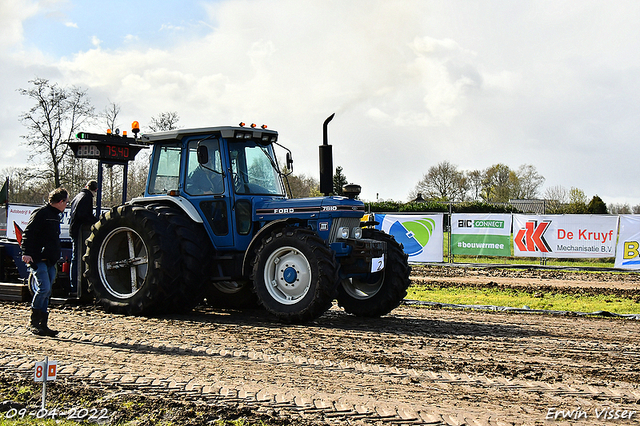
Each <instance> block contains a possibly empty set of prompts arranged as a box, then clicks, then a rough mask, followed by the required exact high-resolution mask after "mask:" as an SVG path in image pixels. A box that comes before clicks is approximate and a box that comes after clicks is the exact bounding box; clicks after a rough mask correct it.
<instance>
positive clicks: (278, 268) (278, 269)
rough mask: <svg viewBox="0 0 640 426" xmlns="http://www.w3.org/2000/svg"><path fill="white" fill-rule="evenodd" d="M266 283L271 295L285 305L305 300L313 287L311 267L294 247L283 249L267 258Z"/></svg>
mask: <svg viewBox="0 0 640 426" xmlns="http://www.w3.org/2000/svg"><path fill="white" fill-rule="evenodd" d="M264 281H265V284H266V287H267V291H268V292H269V295H270V296H271V297H272V298H273V299H274V300H276V301H277V302H279V303H281V304H283V305H293V304H295V303H298V302H299V301H300V300H301V299H303V298H304V297H305V296H306V295H307V293H308V292H309V289H310V287H311V282H312V274H311V265H309V261H308V260H307V257H306V256H305V255H304V254H303V253H302V252H301V251H299V250H298V249H296V248H294V247H281V248H279V249H277V250H275V251H274V252H273V253H271V255H269V257H268V258H267V262H266V266H265V270H264Z"/></svg>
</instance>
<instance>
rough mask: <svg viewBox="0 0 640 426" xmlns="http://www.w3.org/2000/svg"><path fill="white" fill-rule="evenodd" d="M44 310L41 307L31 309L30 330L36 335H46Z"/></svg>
mask: <svg viewBox="0 0 640 426" xmlns="http://www.w3.org/2000/svg"><path fill="white" fill-rule="evenodd" d="M43 314H44V312H42V311H41V310H39V309H31V322H30V323H29V331H30V332H32V333H33V334H35V335H36V336H44V335H45V334H44V330H43V329H42V325H41V323H42V315H43Z"/></svg>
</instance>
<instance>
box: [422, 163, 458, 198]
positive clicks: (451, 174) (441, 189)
mask: <svg viewBox="0 0 640 426" xmlns="http://www.w3.org/2000/svg"><path fill="white" fill-rule="evenodd" d="M467 189H468V188H467V179H466V178H465V176H464V173H463V172H460V171H458V167H457V166H455V165H453V164H451V163H450V162H448V161H442V162H440V163H438V164H437V165H435V166H432V167H430V168H429V171H428V172H427V173H426V174H425V175H424V176H423V178H422V180H421V181H420V182H418V184H417V185H416V188H415V190H414V191H415V194H422V196H423V197H424V198H427V199H435V200H441V201H464V199H465V196H466V193H467Z"/></svg>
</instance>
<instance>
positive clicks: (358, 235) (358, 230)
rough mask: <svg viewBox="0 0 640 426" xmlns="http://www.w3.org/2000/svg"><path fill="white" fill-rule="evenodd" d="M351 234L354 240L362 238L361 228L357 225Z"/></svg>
mask: <svg viewBox="0 0 640 426" xmlns="http://www.w3.org/2000/svg"><path fill="white" fill-rule="evenodd" d="M351 235H352V236H353V238H355V239H356V240H359V239H360V238H362V228H359V227H356V228H353V233H352V234H351Z"/></svg>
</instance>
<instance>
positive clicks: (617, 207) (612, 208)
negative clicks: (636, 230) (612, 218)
mask: <svg viewBox="0 0 640 426" xmlns="http://www.w3.org/2000/svg"><path fill="white" fill-rule="evenodd" d="M608 207H609V208H608V210H609V213H611V214H631V213H632V211H631V207H630V206H629V204H627V203H624V204H609V206H608Z"/></svg>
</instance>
